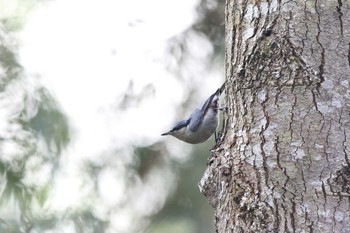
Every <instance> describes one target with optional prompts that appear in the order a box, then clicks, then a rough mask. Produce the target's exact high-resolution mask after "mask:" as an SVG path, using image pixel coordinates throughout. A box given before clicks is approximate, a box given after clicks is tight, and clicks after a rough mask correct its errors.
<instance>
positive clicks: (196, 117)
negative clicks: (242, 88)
mask: <svg viewBox="0 0 350 233" xmlns="http://www.w3.org/2000/svg"><path fill="white" fill-rule="evenodd" d="M225 84H226V82H225V83H224V84H223V85H222V86H221V87H220V88H219V89H217V90H216V92H215V93H214V94H212V95H211V96H210V97H209V98H208V99H207V101H205V103H204V104H203V105H202V107H201V108H200V109H196V110H195V111H194V112H193V113H192V114H191V116H190V124H189V128H190V130H191V131H196V130H197V129H198V127H199V126H200V125H201V123H202V121H203V118H204V114H205V113H206V112H207V111H208V109H209V107H210V104H211V102H212V100H213V98H214V96H216V95H220V94H221V93H222V92H223V90H224V88H225Z"/></svg>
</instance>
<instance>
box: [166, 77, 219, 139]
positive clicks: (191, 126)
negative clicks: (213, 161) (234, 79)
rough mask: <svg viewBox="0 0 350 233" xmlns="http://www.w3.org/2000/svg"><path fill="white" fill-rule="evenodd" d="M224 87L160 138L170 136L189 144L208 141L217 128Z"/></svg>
mask: <svg viewBox="0 0 350 233" xmlns="http://www.w3.org/2000/svg"><path fill="white" fill-rule="evenodd" d="M224 87H225V83H224V84H223V85H222V86H221V87H220V88H219V89H218V90H217V91H216V92H215V93H214V94H212V95H211V96H210V97H209V98H208V99H207V100H206V101H205V102H204V104H203V105H202V106H201V107H200V108H197V109H196V110H194V112H193V113H192V114H191V115H190V116H189V118H188V119H187V120H182V121H179V122H177V123H176V124H175V126H174V127H173V128H172V129H171V130H170V131H168V132H166V133H163V134H162V135H161V136H165V135H171V136H174V137H176V138H177V139H179V140H181V141H184V142H187V143H191V144H197V143H202V142H205V141H206V140H208V139H209V138H210V137H211V135H213V134H214V132H215V130H216V128H217V126H218V110H222V109H223V108H219V97H220V94H221V93H222V92H223V90H224Z"/></svg>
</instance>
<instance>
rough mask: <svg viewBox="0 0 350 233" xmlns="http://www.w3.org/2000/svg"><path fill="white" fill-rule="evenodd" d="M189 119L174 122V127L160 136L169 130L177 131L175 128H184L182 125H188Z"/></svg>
mask: <svg viewBox="0 0 350 233" xmlns="http://www.w3.org/2000/svg"><path fill="white" fill-rule="evenodd" d="M190 121H191V119H187V120H182V121H179V122H177V123H176V124H175V126H174V128H172V129H171V130H170V131H169V132H166V133H163V134H162V136H164V135H168V134H169V133H170V132H174V131H177V130H179V129H181V128H184V127H186V126H188V124H189V123H190Z"/></svg>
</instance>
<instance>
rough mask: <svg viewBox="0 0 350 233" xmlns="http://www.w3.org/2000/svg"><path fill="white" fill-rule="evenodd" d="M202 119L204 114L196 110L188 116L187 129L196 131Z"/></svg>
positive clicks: (200, 110)
mask: <svg viewBox="0 0 350 233" xmlns="http://www.w3.org/2000/svg"><path fill="white" fill-rule="evenodd" d="M203 118H204V114H203V112H202V109H196V110H195V111H194V112H193V113H192V114H191V116H190V119H191V121H190V124H189V126H188V127H189V129H190V130H191V131H196V130H197V129H198V127H199V126H200V124H201V123H202V121H203Z"/></svg>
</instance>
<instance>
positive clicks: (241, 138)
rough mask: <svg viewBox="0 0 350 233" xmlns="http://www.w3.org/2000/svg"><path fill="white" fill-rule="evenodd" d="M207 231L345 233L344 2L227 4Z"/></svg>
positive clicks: (348, 199) (348, 127) (349, 191)
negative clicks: (222, 102) (211, 221)
mask: <svg viewBox="0 0 350 233" xmlns="http://www.w3.org/2000/svg"><path fill="white" fill-rule="evenodd" d="M225 59H226V79H227V80H228V81H227V82H228V84H227V86H226V105H227V106H228V109H229V110H228V114H227V115H226V117H225V119H226V120H225V124H224V129H223V136H222V137H221V142H219V143H218V145H217V147H216V148H215V149H214V150H213V151H212V156H211V158H210V159H209V163H208V167H207V170H206V171H205V174H204V175H203V178H202V180H201V181H200V184H199V186H200V190H201V192H202V193H203V194H204V195H205V196H206V197H207V199H208V201H209V202H210V203H211V205H212V206H213V207H214V208H215V210H216V216H215V221H216V228H217V232H220V233H223V232H225V233H226V232H244V233H247V232H344V233H345V232H350V167H349V165H350V159H349V156H350V151H349V150H350V89H349V86H350V77H349V76H350V3H349V1H345V0H293V1H282V0H279V1H278V0H275V1H273V0H270V1H266V0H265V1H264V0H255V1H253V0H227V5H226V58H225Z"/></svg>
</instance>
